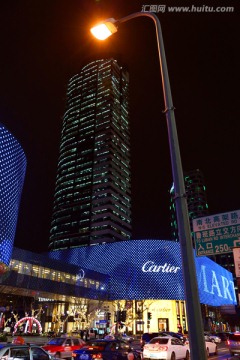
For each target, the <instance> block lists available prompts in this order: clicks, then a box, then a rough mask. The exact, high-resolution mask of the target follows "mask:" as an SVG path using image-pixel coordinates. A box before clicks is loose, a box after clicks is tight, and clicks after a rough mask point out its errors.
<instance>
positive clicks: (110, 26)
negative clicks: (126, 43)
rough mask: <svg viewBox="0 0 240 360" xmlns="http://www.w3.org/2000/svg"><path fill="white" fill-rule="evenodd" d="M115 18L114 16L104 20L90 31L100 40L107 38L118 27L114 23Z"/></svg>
mask: <svg viewBox="0 0 240 360" xmlns="http://www.w3.org/2000/svg"><path fill="white" fill-rule="evenodd" d="M114 23H115V20H114V19H113V18H111V19H107V20H105V21H104V22H102V23H100V24H98V25H96V26H94V27H93V28H92V29H91V30H90V31H91V33H92V34H93V36H95V38H97V39H98V40H105V39H107V38H108V37H109V36H111V35H112V34H114V33H115V32H117V27H116V26H115V25H114Z"/></svg>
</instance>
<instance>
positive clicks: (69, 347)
mask: <svg viewBox="0 0 240 360" xmlns="http://www.w3.org/2000/svg"><path fill="white" fill-rule="evenodd" d="M83 345H85V341H83V340H82V339H80V338H79V337H71V336H68V337H63V336H62V337H56V338H53V339H51V340H49V342H48V343H47V344H46V345H44V346H43V347H42V348H43V349H44V350H46V351H47V352H48V353H49V354H50V355H52V356H54V357H56V358H64V359H65V358H71V356H72V351H73V350H76V349H80V348H81V347H82V346H83Z"/></svg>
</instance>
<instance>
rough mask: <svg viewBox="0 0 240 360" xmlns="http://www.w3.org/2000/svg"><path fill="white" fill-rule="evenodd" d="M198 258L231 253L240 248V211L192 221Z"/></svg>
mask: <svg viewBox="0 0 240 360" xmlns="http://www.w3.org/2000/svg"><path fill="white" fill-rule="evenodd" d="M192 224H193V232H194V240H195V248H196V255H197V256H209V255H218V254H225V253H230V252H232V251H233V248H234V247H239V246H240V210H235V211H231V212H228V213H222V214H216V215H211V216H206V217H201V218H197V219H194V220H193V221H192Z"/></svg>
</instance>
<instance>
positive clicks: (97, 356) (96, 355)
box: [92, 353, 102, 359]
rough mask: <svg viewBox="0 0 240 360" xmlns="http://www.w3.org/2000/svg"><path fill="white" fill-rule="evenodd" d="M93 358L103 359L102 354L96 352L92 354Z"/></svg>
mask: <svg viewBox="0 0 240 360" xmlns="http://www.w3.org/2000/svg"><path fill="white" fill-rule="evenodd" d="M92 359H102V354H100V353H99V354H94V355H92Z"/></svg>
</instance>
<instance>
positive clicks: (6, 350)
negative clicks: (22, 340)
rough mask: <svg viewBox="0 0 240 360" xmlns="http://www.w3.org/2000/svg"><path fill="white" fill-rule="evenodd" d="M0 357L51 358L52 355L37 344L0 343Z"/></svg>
mask: <svg viewBox="0 0 240 360" xmlns="http://www.w3.org/2000/svg"><path fill="white" fill-rule="evenodd" d="M0 359H1V360H10V359H16V360H53V359H54V357H53V356H51V355H50V354H48V352H47V351H45V350H43V349H42V348H41V347H40V346H37V345H20V344H1V345H0Z"/></svg>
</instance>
